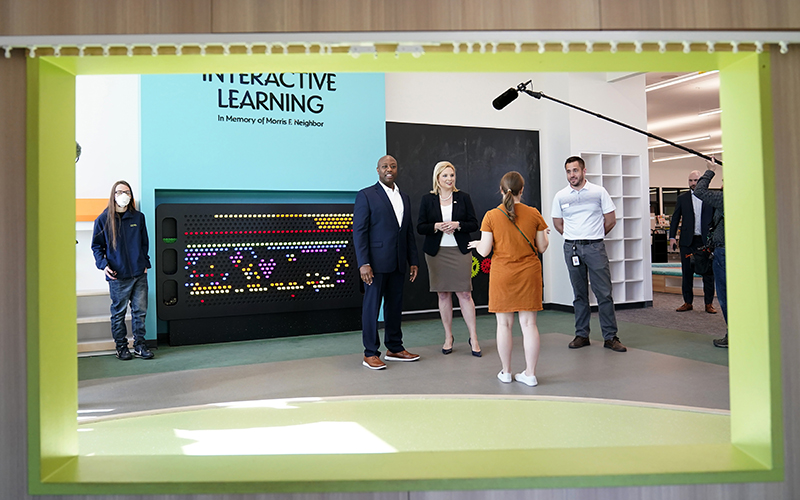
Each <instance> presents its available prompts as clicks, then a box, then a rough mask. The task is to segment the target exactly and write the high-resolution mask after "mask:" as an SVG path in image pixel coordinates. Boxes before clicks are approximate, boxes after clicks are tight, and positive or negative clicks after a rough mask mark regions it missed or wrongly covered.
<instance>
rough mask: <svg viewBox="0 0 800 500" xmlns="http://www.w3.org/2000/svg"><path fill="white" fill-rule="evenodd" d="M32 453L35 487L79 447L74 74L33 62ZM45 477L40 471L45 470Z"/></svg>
mask: <svg viewBox="0 0 800 500" xmlns="http://www.w3.org/2000/svg"><path fill="white" fill-rule="evenodd" d="M28 88H29V93H28V106H29V107H28V125H27V133H28V139H27V140H28V145H27V151H28V169H27V193H26V194H27V221H28V222H27V224H28V230H27V238H26V243H27V264H26V265H27V276H28V279H27V282H28V300H27V303H28V342H29V344H28V375H29V378H28V410H29V413H28V414H29V422H28V437H29V445H28V456H29V459H28V460H29V465H30V468H29V471H30V473H29V482H30V484H31V485H32V487H33V485H34V484H35V483H37V482H38V481H39V480H40V477H41V478H44V477H47V476H48V475H49V474H51V473H52V472H54V471H55V470H56V469H57V468H59V467H60V466H61V465H62V464H63V462H64V460H65V459H68V457H72V456H74V455H75V454H76V453H77V452H78V440H77V422H76V418H75V415H76V413H77V409H78V388H77V384H76V380H77V376H78V370H77V366H76V363H75V362H74V360H73V359H72V358H73V357H74V356H77V338H78V335H77V325H76V323H75V321H74V320H73V319H72V318H73V317H77V316H76V315H77V303H76V299H75V291H74V288H75V244H74V241H75V229H74V226H75V171H74V165H75V151H74V150H75V139H74V137H75V78H74V76H73V75H71V74H69V73H65V72H64V71H63V70H61V69H59V68H58V67H56V66H54V65H52V64H50V63H49V62H47V61H31V62H29V64H28ZM40 475H41V476H40Z"/></svg>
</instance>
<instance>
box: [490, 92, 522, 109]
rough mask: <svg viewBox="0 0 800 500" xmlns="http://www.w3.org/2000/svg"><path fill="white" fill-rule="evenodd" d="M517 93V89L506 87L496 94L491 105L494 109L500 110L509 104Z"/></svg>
mask: <svg viewBox="0 0 800 500" xmlns="http://www.w3.org/2000/svg"><path fill="white" fill-rule="evenodd" d="M518 95H519V93H518V91H517V89H508V90H506V91H505V92H503V93H502V94H500V95H499V96H497V98H496V99H495V100H494V101H492V106H494V109H496V110H497V111H500V110H501V109H503V108H505V107H506V106H508V105H509V104H511V101H513V100H514V99H516V98H517V96H518Z"/></svg>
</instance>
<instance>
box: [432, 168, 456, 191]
mask: <svg viewBox="0 0 800 500" xmlns="http://www.w3.org/2000/svg"><path fill="white" fill-rule="evenodd" d="M446 168H452V169H453V174H455V173H456V167H455V165H453V164H452V163H450V162H449V161H440V162H439V163H437V164H436V165H435V166H434V167H433V189H432V190H431V194H439V174H441V173H442V172H444V169H446ZM453 192H454V193H457V192H458V188H457V187H456V185H455V183H453Z"/></svg>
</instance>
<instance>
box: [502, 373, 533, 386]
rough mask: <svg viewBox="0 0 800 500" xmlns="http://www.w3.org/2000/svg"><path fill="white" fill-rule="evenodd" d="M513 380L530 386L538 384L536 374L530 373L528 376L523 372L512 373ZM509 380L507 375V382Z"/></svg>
mask: <svg viewBox="0 0 800 500" xmlns="http://www.w3.org/2000/svg"><path fill="white" fill-rule="evenodd" d="M514 380H516V381H517V382H522V383H523V384H525V385H529V386H531V387H536V386H537V385H539V381H538V380H536V375H531V376H530V377H529V376H527V375H525V372H521V373H517V374H516V375H514ZM510 381H511V380H510V377H509V382H510Z"/></svg>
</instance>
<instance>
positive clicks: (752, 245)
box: [26, 52, 783, 494]
mask: <svg viewBox="0 0 800 500" xmlns="http://www.w3.org/2000/svg"><path fill="white" fill-rule="evenodd" d="M28 66H29V70H28V125H27V126H28V160H27V161H28V184H27V186H28V187H27V190H28V192H27V196H28V200H27V224H28V235H27V244H28V247H27V264H26V265H27V274H28V330H27V334H28V348H29V350H28V410H29V411H28V419H29V420H28V429H29V486H30V492H31V493H33V494H39V493H42V494H44V493H49V494H67V493H100V492H113V493H139V492H142V493H156V492H198V493H199V492H202V493H212V492H239V491H248V492H250V491H252V492H257V491H265V490H266V488H267V486H266V485H265V484H264V483H260V482H259V483H251V482H246V481H244V478H238V479H237V476H236V471H237V469H238V466H239V464H246V463H249V462H251V461H252V460H253V458H252V457H224V458H222V457H215V458H207V459H199V460H197V461H196V462H194V465H193V466H192V467H194V466H195V465H197V464H202V465H203V467H208V470H209V471H213V470H220V469H222V470H224V471H226V473H227V474H230V475H229V476H224V477H222V478H221V479H220V482H218V483H211V484H207V483H206V484H201V483H166V482H165V483H155V484H152V482H151V478H150V477H147V475H146V474H145V473H143V472H141V471H145V470H153V471H154V472H155V471H160V472H161V473H165V471H171V473H173V474H178V473H179V472H180V470H178V469H177V468H173V467H172V465H171V464H172V462H171V461H170V460H171V459H170V460H162V459H155V458H152V457H144V458H134V457H115V458H113V459H93V458H92V457H81V458H80V459H78V458H75V457H76V455H77V442H78V439H77V432H76V427H77V425H76V423H75V415H76V413H75V412H76V409H77V384H76V380H77V370H76V362H75V355H76V327H75V317H76V314H75V310H76V305H75V301H74V296H75V295H74V289H75V288H74V287H75V275H74V274H75V271H74V256H75V254H74V251H75V250H74V243H73V241H74V234H73V233H72V231H73V228H74V215H75V214H74V202H73V193H74V177H73V176H72V175H73V165H74V147H75V146H74V123H75V109H74V77H73V75H77V74H82V75H88V74H125V73H127V74H130V73H148V74H149V73H202V72H206V73H208V72H231V73H236V72H246V71H253V72H264V71H271V72H281V71H304V72H308V71H332V72H346V71H371V72H376V71H377V72H381V71H383V72H401V71H437V72H442V71H460V72H483V71H486V72H534V71H538V72H543V71H547V72H574V71H583V72H588V71H593V72H605V71H697V70H710V69H715V68H719V69H720V70H721V81H722V91H721V104H722V107H723V108H724V109H725V114H724V115H723V122H722V125H723V136H724V137H725V146H726V155H725V158H726V162H727V163H726V167H725V169H726V198H728V199H729V200H747V203H729V204H728V207H727V209H728V211H729V212H728V219H729V220H735V221H736V227H748V228H750V229H751V230H753V231H755V234H754V235H753V237H751V238H748V239H747V241H741V240H740V239H731V240H729V241H731V242H734V241H735V245H732V246H730V247H729V248H728V251H729V253H728V260H729V262H730V265H729V269H735V270H740V269H748V270H752V271H751V272H749V273H747V276H744V275H742V274H741V273H739V272H736V273H731V274H730V276H729V280H728V293H729V304H730V310H731V317H732V325H731V330H730V331H731V348H730V374H731V408H732V414H731V433H732V438H731V439H732V441H731V444H722V445H692V446H690V447H689V448H687V447H677V448H675V449H676V450H678V451H677V452H675V453H674V452H672V451H670V449H671V448H670V447H663V446H658V447H651V446H642V447H632V448H631V447H612V448H591V447H589V448H582V449H581V452H580V462H581V463H589V462H601V461H603V462H611V463H616V464H617V467H616V468H615V470H614V471H613V472H608V474H610V475H591V476H590V475H587V476H581V477H568V476H560V477H556V475H557V474H563V473H564V471H571V470H573V469H574V463H575V461H576V460H575V456H574V453H575V450H570V449H548V450H524V451H513V452H508V451H506V452H502V453H498V452H493V451H474V452H458V453H457V454H453V455H448V453H449V452H442V453H441V454H440V453H434V454H430V453H428V452H425V453H422V454H421V455H419V458H420V459H419V460H418V458H417V456H415V455H405V454H403V455H398V456H397V457H394V458H392V460H396V463H394V464H393V463H387V466H391V467H390V469H381V470H380V471H379V472H380V473H379V474H378V475H377V476H376V478H375V479H374V480H363V481H353V482H342V481H326V482H321V483H317V484H313V485H309V484H308V483H303V482H291V480H287V481H284V482H277V483H274V484H270V485H269V490H270V491H309V490H312V489H313V490H315V491H323V490H324V491H340V490H348V491H353V490H362V491H368V490H369V491H374V490H378V491H380V490H408V489H464V488H474V489H494V488H530V487H560V486H573V487H574V486H611V485H646V484H649V485H656V484H674V483H695V482H697V483H701V482H720V481H722V482H751V481H780V480H781V479H782V478H783V450H782V438H783V429H782V420H781V415H782V413H781V383H780V363H779V359H780V357H779V350H780V325H779V311H778V282H777V268H776V265H777V258H776V256H777V250H776V249H777V246H776V245H777V244H776V241H777V238H776V227H775V217H774V213H775V202H774V172H773V161H774V160H773V157H772V155H773V153H772V144H771V140H772V136H771V129H770V127H771V117H770V108H769V102H770V97H769V69H768V58H767V55H766V54H762V55H755V54H746V53H740V54H732V53H721V52H718V53H714V54H708V53H691V54H682V53H666V54H658V53H642V54H636V53H617V54H610V53H596V54H586V53H577V52H572V53H569V54H561V53H546V54H537V53H523V54H510V53H503V54H452V53H448V52H430V53H428V54H426V55H424V56H423V57H421V58H418V59H417V58H414V57H412V56H411V55H407V54H404V55H401V56H400V57H399V58H395V56H394V54H393V53H383V52H382V53H380V54H378V56H377V57H375V58H373V57H366V56H362V57H360V58H357V59H356V58H353V57H351V56H349V55H338V54H336V55H324V56H320V55H317V54H312V55H305V54H298V55H282V54H274V55H271V56H257V55H254V56H239V55H231V56H211V55H210V56H205V57H200V56H181V57H175V56H159V57H146V56H137V57H131V58H127V57H82V58H79V57H61V58H54V57H44V58H38V59H37V58H31V59H30V60H29V62H28ZM514 83H516V82H515V81H511V82H509V84H514ZM45 201H46V203H45ZM744 311H747V313H744ZM737 339H747V342H746V344H745V342H744V340H742V341H741V343H740V342H739V341H737ZM687 450H688V451H690V453H687ZM678 455H680V456H681V457H682V460H685V459H686V456H691V457H693V458H697V459H700V460H699V461H700V462H703V461H704V460H705V459H706V458H708V459H710V458H712V457H714V456H718V457H719V456H721V457H723V458H725V460H723V461H724V462H725V463H726V464H727V465H726V466H724V467H720V468H710V467H709V468H705V469H703V468H702V467H701V468H698V469H696V471H695V473H692V474H687V473H686V470H685V469H680V470H678V469H677V466H678V459H677V457H678ZM430 456H435V457H437V459H438V460H443V461H445V462H452V464H453V467H456V466H458V467H464V468H466V469H468V470H474V471H477V470H482V471H483V470H485V471H486V473H485V475H484V477H482V478H476V479H469V480H466V479H464V480H462V479H459V480H453V479H450V478H448V477H447V476H445V475H443V474H439V475H437V474H435V473H433V472H431V469H427V468H426V466H427V465H426V464H429V462H428V461H427V460H422V459H421V458H422V457H428V458H430ZM312 458H313V457H312ZM337 459H338V460H341V461H343V462H345V463H346V462H348V461H350V460H353V458H352V457H349V456H346V455H337ZM106 460H112V461H114V462H115V463H117V464H118V466H120V467H121V466H124V467H125V470H126V471H128V474H125V475H124V478H123V479H122V481H126V482H124V483H118V484H115V485H98V484H89V483H87V482H86V481H89V479H88V478H90V477H94V478H95V479H97V480H99V479H98V478H99V476H96V475H95V473H96V472H97V471H98V470H101V469H102V470H106V471H107V469H105V467H106V465H98V464H100V462H103V463H106V464H107V463H108V462H105V461H106ZM304 460H306V461H303V460H300V459H298V458H297V457H281V458H280V460H274V461H273V462H270V467H272V466H274V467H280V468H281V470H282V471H285V473H286V477H290V475H291V474H295V473H297V472H298V470H299V469H297V468H296V467H301V466H302V467H303V468H307V467H309V463H311V462H308V457H305V459H304ZM264 463H265V464H266V462H264ZM714 463H719V458H718V459H717V461H715V462H714ZM415 464H419V466H418V469H417V472H418V473H419V475H418V476H417V477H416V478H415V479H413V480H411V481H410V482H406V481H402V482H387V481H388V479H389V475H388V474H387V473H386V472H385V471H386V470H391V469H393V468H394V467H395V466H397V467H407V468H411V469H413V468H414V467H415ZM519 464H526V465H528V464H534V467H528V468H526V469H524V470H520V469H519ZM554 464H556V465H558V467H560V468H552V467H554V466H555V465H554ZM642 464H649V466H650V467H651V470H649V471H648V470H643V469H642ZM183 466H184V465H182V466H181V467H183ZM220 466H223V467H220ZM140 467H141V468H140ZM539 467H541V468H542V470H545V471H552V474H553V476H552V477H539V478H533V477H530V476H529V474H533V472H532V471H535V470H537V468H539ZM312 468H313V463H312ZM116 470H119V468H118V469H116ZM509 470H515V471H517V472H515V473H516V474H519V476H520V477H514V478H509V477H508V472H507V471H509ZM130 471H137V476H138V477H132V476H131V475H130ZM209 473H210V472H209ZM566 473H569V472H566ZM122 476H123V475H120V474H116V475H115V476H114V477H113V478H118V477H122ZM522 476H526V477H522ZM209 477H211V476H209ZM392 477H394V476H392ZM43 478H46V481H47V482H45V480H44V479H43ZM105 479H108V476H106V478H105ZM108 480H110V479H108ZM239 480H241V481H242V482H236V481H239ZM60 481H75V482H74V483H61V482H60ZM139 481H141V482H139ZM145 482H147V483H145ZM201 489H202V491H200V490H201Z"/></svg>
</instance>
